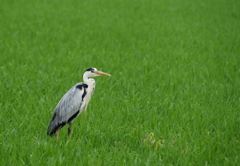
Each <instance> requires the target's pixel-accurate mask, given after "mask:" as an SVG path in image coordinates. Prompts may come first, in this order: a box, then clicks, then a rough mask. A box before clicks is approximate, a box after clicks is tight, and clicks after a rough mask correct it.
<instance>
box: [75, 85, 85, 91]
mask: <svg viewBox="0 0 240 166" xmlns="http://www.w3.org/2000/svg"><path fill="white" fill-rule="evenodd" d="M83 87H84V84H80V85H77V86H76V88H77V89H80V90H82V88H83Z"/></svg>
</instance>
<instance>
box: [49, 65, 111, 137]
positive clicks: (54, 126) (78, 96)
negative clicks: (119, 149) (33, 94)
mask: <svg viewBox="0 0 240 166" xmlns="http://www.w3.org/2000/svg"><path fill="white" fill-rule="evenodd" d="M100 75H106V76H110V74H107V73H104V72H102V71H98V70H97V69H96V68H88V69H87V70H86V71H85V72H84V74H83V82H80V83H77V84H76V85H74V86H73V87H72V88H71V89H69V90H68V92H67V93H66V94H65V95H64V96H63V97H62V99H61V100H60V101H59V103H58V105H57V106H56V108H55V110H54V112H53V116H52V119H51V121H50V124H49V126H48V129H47V135H50V136H53V135H56V139H57V140H58V135H59V132H60V129H61V128H62V127H63V126H65V125H66V124H69V126H68V136H70V133H71V127H72V122H73V120H74V119H75V118H76V117H77V116H78V115H79V114H80V113H81V112H82V111H86V109H87V106H88V103H89V101H90V99H91V97H92V95H93V92H94V89H95V80H94V79H93V78H92V77H96V76H100Z"/></svg>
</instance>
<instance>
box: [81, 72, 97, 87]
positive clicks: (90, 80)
mask: <svg viewBox="0 0 240 166" xmlns="http://www.w3.org/2000/svg"><path fill="white" fill-rule="evenodd" d="M83 82H84V84H87V85H90V84H92V83H93V82H95V81H94V79H93V78H89V77H87V76H86V75H85V74H84V75H83Z"/></svg>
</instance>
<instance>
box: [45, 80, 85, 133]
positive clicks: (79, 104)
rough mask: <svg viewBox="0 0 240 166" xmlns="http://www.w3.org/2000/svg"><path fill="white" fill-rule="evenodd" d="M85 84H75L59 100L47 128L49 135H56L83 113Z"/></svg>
mask: <svg viewBox="0 0 240 166" xmlns="http://www.w3.org/2000/svg"><path fill="white" fill-rule="evenodd" d="M84 85H85V84H83V83H78V84H76V85H74V86H73V87H72V88H71V89H70V90H69V91H68V92H67V93H66V94H65V95H64V96H63V97H62V99H61V100H60V101H59V103H58V105H57V107H56V108H55V110H54V113H53V117H52V120H51V122H50V124H49V127H48V130H47V134H48V135H54V134H55V133H56V131H57V130H58V129H59V128H61V127H63V126H64V125H66V124H67V123H71V122H72V121H73V119H75V118H76V117H77V116H78V115H79V114H80V113H81V111H82V108H83V107H84V105H85V102H84V97H85V96H86V90H85V86H84Z"/></svg>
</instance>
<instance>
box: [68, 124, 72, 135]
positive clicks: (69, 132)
mask: <svg viewBox="0 0 240 166" xmlns="http://www.w3.org/2000/svg"><path fill="white" fill-rule="evenodd" d="M71 131H72V123H69V126H68V137H69V136H70V134H71Z"/></svg>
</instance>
